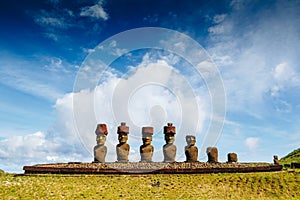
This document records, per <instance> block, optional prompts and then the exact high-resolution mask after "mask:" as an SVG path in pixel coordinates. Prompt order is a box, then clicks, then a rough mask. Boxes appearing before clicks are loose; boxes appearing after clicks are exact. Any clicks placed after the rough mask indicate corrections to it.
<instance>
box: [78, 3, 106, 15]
mask: <svg viewBox="0 0 300 200" xmlns="http://www.w3.org/2000/svg"><path fill="white" fill-rule="evenodd" d="M102 4H103V1H102V0H100V1H98V3H97V4H95V5H93V6H87V7H84V8H82V9H81V12H80V16H83V17H92V18H96V19H103V20H107V19H108V14H107V13H106V12H105V11H104V9H103V7H102Z"/></svg>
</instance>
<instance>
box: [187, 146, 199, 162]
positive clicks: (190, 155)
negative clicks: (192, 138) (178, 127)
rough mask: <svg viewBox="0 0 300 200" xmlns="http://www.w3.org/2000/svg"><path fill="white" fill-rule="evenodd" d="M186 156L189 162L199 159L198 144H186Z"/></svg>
mask: <svg viewBox="0 0 300 200" xmlns="http://www.w3.org/2000/svg"><path fill="white" fill-rule="evenodd" d="M185 156H186V161H187V162H196V161H197V159H198V148H197V147H196V146H186V147H185Z"/></svg>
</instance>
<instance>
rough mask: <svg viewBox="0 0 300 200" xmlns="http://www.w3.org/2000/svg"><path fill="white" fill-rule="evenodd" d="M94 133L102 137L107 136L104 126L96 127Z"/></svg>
mask: <svg viewBox="0 0 300 200" xmlns="http://www.w3.org/2000/svg"><path fill="white" fill-rule="evenodd" d="M95 133H96V134H104V135H107V134H108V131H107V127H106V124H98V125H97V128H96V130H95Z"/></svg>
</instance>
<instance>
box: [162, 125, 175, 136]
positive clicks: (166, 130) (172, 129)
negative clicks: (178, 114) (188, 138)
mask: <svg viewBox="0 0 300 200" xmlns="http://www.w3.org/2000/svg"><path fill="white" fill-rule="evenodd" d="M164 134H176V128H175V126H173V124H172V123H168V124H167V126H164Z"/></svg>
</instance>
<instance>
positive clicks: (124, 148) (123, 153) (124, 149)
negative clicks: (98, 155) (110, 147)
mask: <svg viewBox="0 0 300 200" xmlns="http://www.w3.org/2000/svg"><path fill="white" fill-rule="evenodd" d="M117 133H118V140H119V144H118V145H117V146H116V151H117V160H118V162H128V155H129V150H130V146H129V144H127V143H126V142H127V140H128V134H129V127H128V126H126V123H125V122H122V123H121V126H118V131H117Z"/></svg>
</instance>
